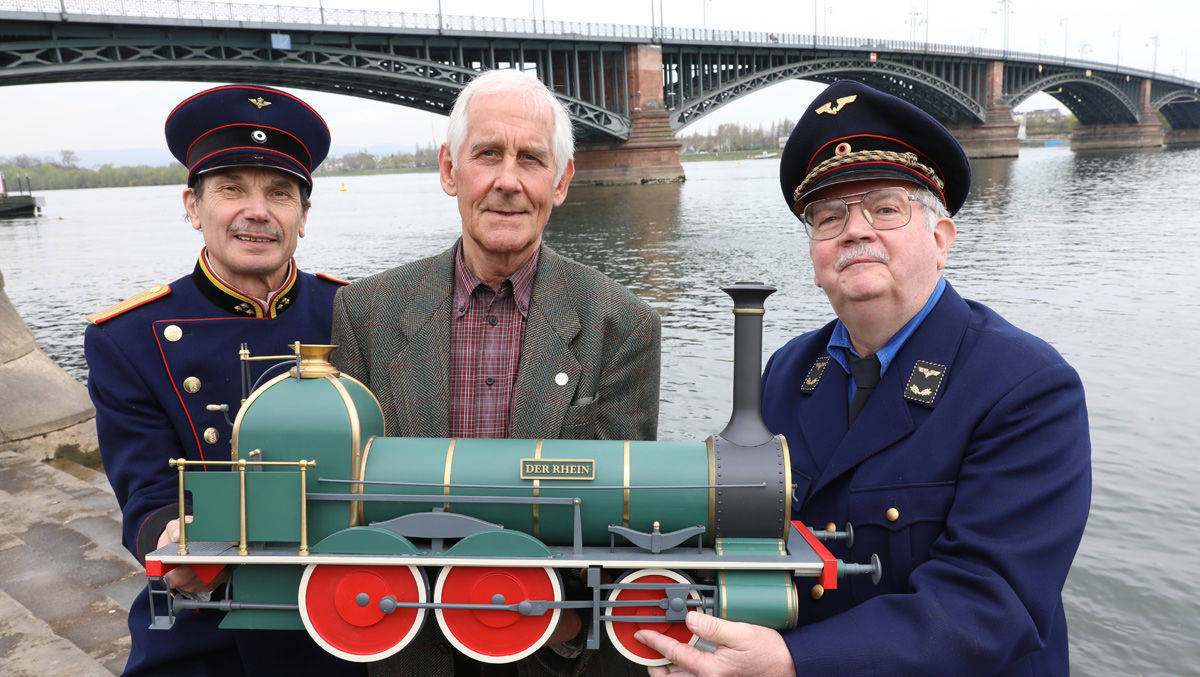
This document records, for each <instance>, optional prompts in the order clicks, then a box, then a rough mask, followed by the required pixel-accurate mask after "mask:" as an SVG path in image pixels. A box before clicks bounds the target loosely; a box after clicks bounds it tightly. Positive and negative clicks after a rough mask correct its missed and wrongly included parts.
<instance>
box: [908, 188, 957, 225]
mask: <svg viewBox="0 0 1200 677" xmlns="http://www.w3.org/2000/svg"><path fill="white" fill-rule="evenodd" d="M913 197H915V198H916V199H917V202H920V203H921V206H923V207H925V227H926V228H928V229H929V232H931V233H932V232H933V229H934V227H935V226H937V222H938V221H940V220H941V219H948V218H950V212H948V211H946V205H944V204H942V201H941V200H939V199H937V198H936V197H934V196H933V193H932V192H930V190H929V189H928V188H918V189H917V190H916V191H914V192H913Z"/></svg>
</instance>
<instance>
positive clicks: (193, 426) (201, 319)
mask: <svg viewBox="0 0 1200 677" xmlns="http://www.w3.org/2000/svg"><path fill="white" fill-rule="evenodd" d="M266 319H268V318H265V317H198V318H192V319H187V320H156V321H155V322H154V325H157V324H158V323H159V322H170V323H175V322H179V323H183V322H211V321H215V320H266ZM154 325H152V326H154ZM158 336H159V333H158V331H155V332H154V342H155V343H156V344H158V354H159V355H161V356H162V361H163V369H166V370H167V380H168V381H170V382H171V388H172V389H173V390H174V391H175V396H176V397H178V398H179V406H181V407H183V415H184V416H186V417H187V421H188V426H189V427H191V429H192V436H193V437H194V438H195V439H196V451H197V452H199V453H200V460H201V461H206V460H207V459H206V458H204V447H202V446H200V436H199V435H197V434H196V424H195V423H193V422H192V415H191V414H189V413H188V410H187V405H186V404H184V403H183V395H180V394H179V388H177V387H175V377H174V376H172V375H171V368H170V367H169V366H167V354H166V353H164V352H163V347H162V341H161V340H160V339H159V337H158ZM204 470H206V471H207V470H208V466H207V465H206V466H204Z"/></svg>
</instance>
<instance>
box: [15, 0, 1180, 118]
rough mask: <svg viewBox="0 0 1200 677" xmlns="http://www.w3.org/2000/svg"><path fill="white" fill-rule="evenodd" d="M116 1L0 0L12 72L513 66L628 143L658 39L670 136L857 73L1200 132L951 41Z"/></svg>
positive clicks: (295, 73)
mask: <svg viewBox="0 0 1200 677" xmlns="http://www.w3.org/2000/svg"><path fill="white" fill-rule="evenodd" d="M42 5H48V6H47V7H42ZM49 5H53V7H49ZM108 5H113V7H109V6H108ZM120 7H122V8H124V11H132V12H134V13H136V14H137V16H114V15H113V12H114V11H118V10H117V5H116V4H114V3H112V2H107V0H53V1H51V0H0V85H16V84H33V83H47V82H70V81H93V80H195V81H203V82H233V81H254V82H261V83H264V84H272V85H277V86H289V87H299V88H305V89H314V90H319V91H327V92H334V93H341V94H347V95H351V96H358V97H362V98H370V99H377V100H381V101H389V102H392V103H396V104H399V105H404V106H409V107H412V108H418V109H422V110H427V111H432V112H435V113H441V114H446V113H448V112H449V109H450V106H451V105H452V103H453V101H454V97H455V96H456V95H457V93H458V91H459V90H460V89H461V88H462V87H463V86H464V85H465V84H466V82H468V81H469V80H470V78H471V77H473V75H474V74H475V73H477V72H479V71H481V70H484V69H488V68H497V67H500V68H505V67H517V68H522V69H524V70H526V71H530V72H533V73H535V74H537V76H538V77H539V78H541V79H542V81H543V82H546V84H547V85H549V86H550V87H551V88H552V89H553V90H554V91H555V92H556V94H557V95H558V97H559V99H560V100H561V101H562V102H563V103H564V104H565V105H566V106H567V108H568V110H569V112H570V114H571V118H572V120H573V122H574V124H575V127H576V134H577V136H578V137H579V139H580V140H581V141H584V142H587V141H612V140H617V141H621V140H627V139H629V138H630V134H631V131H632V118H631V115H632V113H633V111H632V110H631V103H630V102H631V99H634V98H636V93H635V92H631V91H630V90H631V89H633V88H634V87H633V86H632V84H631V82H630V80H631V77H630V74H631V69H632V68H634V67H635V64H633V63H631V58H630V54H631V53H632V52H633V50H635V49H636V48H637V47H638V46H639V45H646V44H657V45H659V46H661V49H662V87H663V90H662V96H663V103H664V106H665V108H666V109H667V110H668V112H669V113H670V123H671V128H672V129H673V130H675V131H678V130H679V129H682V128H683V127H684V126H686V125H688V124H691V123H693V122H695V121H697V120H699V119H701V118H702V117H704V116H705V115H707V114H709V113H711V112H713V111H715V110H717V109H719V108H720V107H721V106H723V105H725V104H727V103H729V102H731V101H734V100H736V99H738V98H740V97H742V96H745V95H747V94H749V93H752V92H754V91H757V90H759V89H762V88H765V87H769V86H771V85H774V84H776V83H778V82H781V81H783V80H790V79H805V80H813V81H818V82H832V81H834V80H838V79H844V78H850V79H856V80H860V81H863V82H866V83H867V84H870V85H872V86H874V87H876V88H878V89H881V90H883V91H886V92H889V93H891V94H895V95H897V96H900V97H902V98H905V99H907V100H910V101H912V102H914V103H916V104H917V105H919V106H921V107H923V108H924V109H926V110H928V111H929V112H930V113H931V114H933V115H934V116H935V117H937V118H938V119H939V120H941V121H942V122H943V123H945V124H947V125H950V126H960V125H977V124H980V123H986V122H987V116H988V112H989V110H990V109H994V110H1004V109H1007V108H1008V107H1011V106H1016V105H1018V104H1020V103H1021V102H1022V101H1024V100H1025V99H1027V98H1028V97H1029V96H1032V95H1033V94H1035V93H1037V92H1039V91H1044V92H1047V93H1049V94H1050V95H1051V96H1054V97H1055V98H1056V99H1058V100H1059V101H1060V102H1062V103H1063V105H1065V106H1066V107H1067V108H1068V109H1070V110H1071V111H1072V112H1073V113H1074V114H1075V115H1076V116H1077V117H1078V119H1079V122H1080V123H1081V124H1084V125H1107V124H1129V123H1133V122H1137V121H1138V120H1139V116H1140V115H1143V114H1144V113H1145V111H1144V110H1143V108H1144V107H1146V108H1149V109H1152V110H1157V111H1160V112H1161V113H1162V115H1163V117H1164V118H1165V120H1166V121H1167V123H1168V124H1169V125H1170V126H1171V127H1172V128H1173V129H1196V128H1200V84H1197V83H1194V82H1188V81H1184V80H1180V79H1178V78H1167V77H1162V76H1155V75H1154V74H1151V73H1147V72H1144V71H1135V70H1130V69H1117V68H1115V67H1113V66H1109V65H1105V64H1096V63H1089V62H1080V61H1070V60H1062V59H1058V60H1053V59H1047V58H1042V57H1041V56H1035V55H1029V54H1004V53H1000V52H999V51H997V50H982V49H975V48H967V47H961V46H953V45H931V44H925V43H910V42H902V41H879V40H871V39H859V38H845V37H822V38H819V39H818V38H815V37H813V36H801V35H782V34H773V33H734V32H730V31H699V30H694V29H676V28H663V27H647V26H631V25H610V24H582V23H562V22H537V21H531V20H516V19H491V18H481V17H442V16H438V15H429V14H411V13H396V12H386V11H372V12H366V11H363V12H356V11H350V10H324V9H320V8H312V7H276V6H240V5H235V4H233V3H210V2H196V1H193V0H175V1H174V2H170V1H169V0H168V1H164V2H150V1H148V0H124V2H122V3H120ZM60 9H61V10H63V11H59V10H60ZM243 14H244V16H243ZM996 61H1001V62H1003V64H1004V79H1003V85H1002V88H1001V89H1002V91H1001V92H1000V94H999V96H995V95H994V94H993V93H992V92H991V91H990V90H989V86H988V68H989V65H990V64H991V63H993V62H996ZM1147 79H1149V80H1151V83H1152V84H1151V95H1150V101H1149V103H1148V104H1145V105H1143V103H1142V102H1140V101H1139V92H1140V87H1141V86H1142V83H1143V82H1144V81H1145V80H1147ZM781 114H782V115H794V116H799V114H800V111H799V110H791V111H781Z"/></svg>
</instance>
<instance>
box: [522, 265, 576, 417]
mask: <svg viewBox="0 0 1200 677" xmlns="http://www.w3.org/2000/svg"><path fill="white" fill-rule="evenodd" d="M561 261H562V257H561V256H559V255H558V254H557V253H556V252H555V251H554V250H553V249H551V248H549V247H547V246H545V245H542V252H541V255H540V258H539V259H538V270H537V276H536V277H535V278H534V281H533V294H532V296H531V298H530V302H529V316H528V319H527V320H526V324H525V338H524V340H523V341H522V342H521V361H520V364H519V365H518V366H517V383H516V387H515V388H513V394H512V396H513V401H512V405H511V408H510V412H511V413H510V419H509V436H510V437H514V438H519V439H541V438H551V439H553V438H557V437H558V436H559V433H560V432H561V430H562V423H563V417H564V416H565V415H566V412H567V408H568V407H569V406H570V405H571V401H572V399H573V397H574V394H575V386H576V385H577V384H578V383H579V378H580V374H581V372H582V368H581V365H580V363H579V360H578V359H577V358H576V357H575V354H574V353H572V352H571V341H572V340H574V339H575V336H576V335H577V334H578V333H579V330H580V324H579V316H578V315H577V314H576V312H575V306H574V304H573V303H572V301H571V286H570V285H571V283H570V281H569V280H568V279H567V277H566V275H564V273H563V271H562V268H561ZM560 374H566V377H567V381H566V382H565V383H563V384H560V383H558V381H559V380H562V377H561V376H560ZM556 379H557V380H556Z"/></svg>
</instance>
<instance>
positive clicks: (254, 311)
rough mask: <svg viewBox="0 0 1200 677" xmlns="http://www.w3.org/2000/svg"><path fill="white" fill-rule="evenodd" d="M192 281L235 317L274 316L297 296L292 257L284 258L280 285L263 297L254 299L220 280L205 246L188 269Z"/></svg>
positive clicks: (295, 273)
mask: <svg viewBox="0 0 1200 677" xmlns="http://www.w3.org/2000/svg"><path fill="white" fill-rule="evenodd" d="M192 281H193V282H195V283H196V287H197V288H199V289H200V292H201V293H202V294H204V296H205V297H206V298H207V299H208V300H209V301H212V302H213V303H215V304H217V306H218V307H219V308H221V309H222V310H225V311H227V312H229V313H230V314H232V315H235V316H238V317H255V318H273V317H278V316H279V315H280V314H282V313H283V312H284V311H286V310H287V309H288V308H291V307H292V304H293V303H295V301H296V297H297V296H299V295H300V276H299V275H298V273H297V270H296V260H295V259H292V260H290V261H288V269H287V275H286V276H285V277H284V280H283V285H282V286H280V287H279V289H276V290H275V291H273V292H271V293H270V294H269V295H268V296H267V298H266V299H258V298H255V297H253V296H251V295H249V294H247V293H246V292H243V291H241V290H240V289H238V288H237V287H234V286H233V285H232V284H230V283H229V282H227V281H225V280H224V279H222V278H221V276H220V275H218V274H217V272H216V271H215V270H213V269H212V266H211V265H209V263H208V256H207V249H205V250H202V251H201V252H200V258H199V259H198V260H197V261H196V268H195V269H194V270H192Z"/></svg>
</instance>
